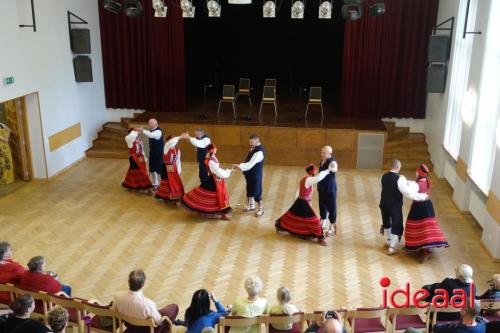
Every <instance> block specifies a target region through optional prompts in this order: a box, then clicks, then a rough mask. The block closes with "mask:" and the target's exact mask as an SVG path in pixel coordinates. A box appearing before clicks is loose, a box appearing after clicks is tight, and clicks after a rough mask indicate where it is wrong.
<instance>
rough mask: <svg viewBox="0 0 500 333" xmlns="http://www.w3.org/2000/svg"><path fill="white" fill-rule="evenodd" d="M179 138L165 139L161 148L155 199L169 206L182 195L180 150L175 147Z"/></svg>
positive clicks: (170, 137)
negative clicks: (161, 164) (158, 179)
mask: <svg viewBox="0 0 500 333" xmlns="http://www.w3.org/2000/svg"><path fill="white" fill-rule="evenodd" d="M178 142H179V137H178V136H176V137H175V138H172V136H168V137H167V142H165V146H164V148H163V169H162V171H161V181H160V186H159V187H158V190H157V191H156V194H155V198H157V199H161V200H165V202H167V203H169V204H175V203H176V202H178V201H179V200H180V199H181V198H182V196H183V195H184V186H183V185H182V180H181V177H180V174H181V150H180V149H179V148H177V147H176V145H177V143H178Z"/></svg>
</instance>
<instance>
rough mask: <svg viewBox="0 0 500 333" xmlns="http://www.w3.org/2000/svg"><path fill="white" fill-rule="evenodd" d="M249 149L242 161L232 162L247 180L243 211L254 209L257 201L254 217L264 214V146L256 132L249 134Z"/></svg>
mask: <svg viewBox="0 0 500 333" xmlns="http://www.w3.org/2000/svg"><path fill="white" fill-rule="evenodd" d="M249 145H250V151H249V153H248V155H247V157H246V159H245V162H244V163H240V164H234V165H233V167H234V168H239V169H240V170H241V171H243V174H244V175H245V179H246V182H247V206H246V208H245V209H244V212H251V211H254V210H255V203H256V202H257V205H258V210H257V213H255V216H256V217H259V216H262V215H263V214H264V208H263V206H262V176H263V167H264V147H263V146H262V145H261V143H260V139H259V136H258V135H257V134H252V135H250V140H249Z"/></svg>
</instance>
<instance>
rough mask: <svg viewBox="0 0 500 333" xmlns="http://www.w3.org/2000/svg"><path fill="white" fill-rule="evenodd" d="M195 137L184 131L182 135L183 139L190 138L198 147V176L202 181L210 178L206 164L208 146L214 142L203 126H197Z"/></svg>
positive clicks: (196, 147)
mask: <svg viewBox="0 0 500 333" xmlns="http://www.w3.org/2000/svg"><path fill="white" fill-rule="evenodd" d="M194 135H195V137H194V138H193V137H191V136H189V133H188V132H186V133H183V134H182V135H181V138H182V139H188V140H189V142H190V143H191V144H192V145H193V146H194V147H195V149H196V161H197V162H198V176H199V177H200V183H203V182H204V181H207V180H208V178H209V177H208V172H207V167H206V165H205V160H206V155H207V146H208V145H209V144H211V143H212V141H211V140H210V138H209V137H208V135H207V134H206V133H205V130H204V129H203V128H197V129H196V130H195V132H194Z"/></svg>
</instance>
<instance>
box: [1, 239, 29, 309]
mask: <svg viewBox="0 0 500 333" xmlns="http://www.w3.org/2000/svg"><path fill="white" fill-rule="evenodd" d="M25 271H26V269H24V267H23V266H22V265H20V264H19V263H17V262H15V261H14V260H12V247H11V246H10V244H9V243H7V242H0V283H12V284H19V282H20V280H21V275H23V273H24V272H25ZM0 302H1V303H4V304H9V302H10V296H9V293H6V292H0Z"/></svg>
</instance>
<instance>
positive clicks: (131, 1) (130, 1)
mask: <svg viewBox="0 0 500 333" xmlns="http://www.w3.org/2000/svg"><path fill="white" fill-rule="evenodd" d="M124 7H125V15H127V16H129V17H137V16H139V15H141V13H142V3H141V1H140V0H125V4H124Z"/></svg>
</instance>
